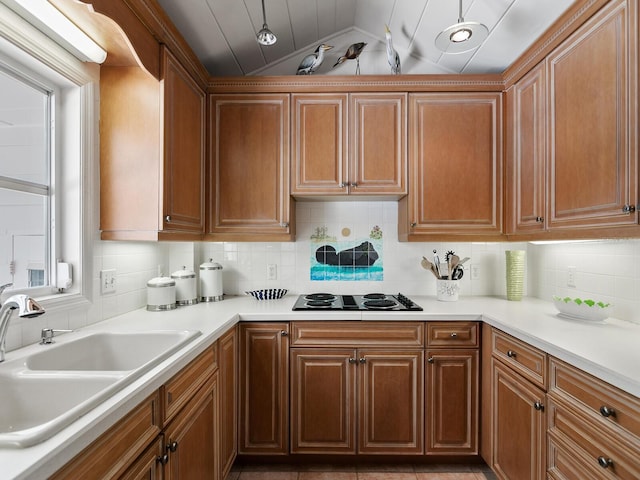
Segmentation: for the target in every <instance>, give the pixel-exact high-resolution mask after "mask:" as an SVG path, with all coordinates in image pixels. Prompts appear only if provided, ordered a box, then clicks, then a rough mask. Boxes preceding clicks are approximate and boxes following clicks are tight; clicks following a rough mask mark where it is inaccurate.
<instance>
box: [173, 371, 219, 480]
mask: <svg viewBox="0 0 640 480" xmlns="http://www.w3.org/2000/svg"><path fill="white" fill-rule="evenodd" d="M217 400H218V372H216V373H214V374H213V377H211V379H210V380H209V381H208V382H207V383H206V384H205V385H204V386H203V387H202V388H201V389H200V391H199V392H198V393H197V394H196V395H195V397H193V398H192V399H191V400H190V401H189V403H188V404H187V405H186V406H185V407H184V408H183V409H182V410H181V411H180V413H179V414H178V415H177V416H176V417H175V418H174V419H173V420H172V421H171V423H170V424H169V425H168V426H167V428H166V429H165V433H164V438H165V442H166V448H167V454H168V457H167V459H168V461H167V463H166V465H165V470H164V473H165V476H164V479H165V480H178V479H185V480H186V479H191V478H202V479H205V478H208V479H215V480H218V479H219V476H218V469H217V457H218V452H217V447H218V432H217V423H218V422H217V415H218V402H217Z"/></svg>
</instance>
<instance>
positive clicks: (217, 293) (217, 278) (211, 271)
mask: <svg viewBox="0 0 640 480" xmlns="http://www.w3.org/2000/svg"><path fill="white" fill-rule="evenodd" d="M223 299H224V294H223V289H222V265H220V264H219V263H215V262H214V261H213V259H211V258H210V259H209V261H208V262H204V263H203V264H202V265H200V301H201V302H219V301H220V300H223Z"/></svg>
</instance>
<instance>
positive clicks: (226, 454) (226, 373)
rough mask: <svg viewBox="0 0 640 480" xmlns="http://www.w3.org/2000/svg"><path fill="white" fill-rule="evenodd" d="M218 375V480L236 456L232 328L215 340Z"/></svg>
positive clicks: (235, 360) (235, 369) (234, 337)
mask: <svg viewBox="0 0 640 480" xmlns="http://www.w3.org/2000/svg"><path fill="white" fill-rule="evenodd" d="M218 351H219V361H218V365H219V370H218V371H219V372H220V412H219V420H220V421H219V429H220V442H219V451H220V463H219V466H220V479H224V478H225V477H226V476H227V474H228V473H229V471H230V470H231V466H232V465H233V462H234V461H235V459H236V455H237V453H238V329H237V326H233V327H232V328H231V329H230V330H229V331H228V332H227V333H225V334H224V335H223V336H222V337H220V339H219V340H218Z"/></svg>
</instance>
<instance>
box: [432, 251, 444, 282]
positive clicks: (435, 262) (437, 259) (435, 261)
mask: <svg viewBox="0 0 640 480" xmlns="http://www.w3.org/2000/svg"><path fill="white" fill-rule="evenodd" d="M433 265H434V266H435V267H436V275H437V277H438V278H442V275H440V257H439V256H438V252H436V250H435V249H434V250H433Z"/></svg>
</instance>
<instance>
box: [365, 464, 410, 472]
mask: <svg viewBox="0 0 640 480" xmlns="http://www.w3.org/2000/svg"><path fill="white" fill-rule="evenodd" d="M356 470H357V471H358V473H360V472H363V473H367V472H404V473H413V472H415V470H414V466H413V465H412V464H405V463H399V464H395V463H371V464H369V463H365V464H361V465H358V466H357V467H356Z"/></svg>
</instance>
